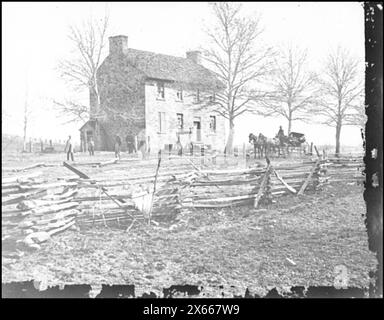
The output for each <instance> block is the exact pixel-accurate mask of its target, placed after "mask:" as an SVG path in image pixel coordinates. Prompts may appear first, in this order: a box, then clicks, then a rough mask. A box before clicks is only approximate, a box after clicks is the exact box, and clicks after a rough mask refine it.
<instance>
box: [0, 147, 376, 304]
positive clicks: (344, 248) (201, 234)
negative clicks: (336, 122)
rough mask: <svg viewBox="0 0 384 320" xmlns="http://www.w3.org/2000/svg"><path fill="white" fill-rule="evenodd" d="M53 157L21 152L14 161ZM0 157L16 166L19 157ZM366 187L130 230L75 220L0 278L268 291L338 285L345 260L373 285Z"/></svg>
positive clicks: (229, 293)
mask: <svg viewBox="0 0 384 320" xmlns="http://www.w3.org/2000/svg"><path fill="white" fill-rule="evenodd" d="M60 156H61V157H63V158H64V156H63V155H60ZM57 157H58V155H52V156H50V155H46V156H45V157H43V158H33V159H32V158H29V159H28V158H26V159H23V160H20V159H19V161H18V162H17V166H21V167H22V166H26V165H31V164H34V163H38V162H50V161H52V162H55V161H56V162H60V161H61V160H60V159H58V158H57ZM83 157H84V159H87V160H89V157H87V156H83ZM98 157H99V158H100V159H104V160H105V159H106V158H108V157H109V159H110V158H112V155H111V154H109V155H99V156H98ZM42 159H43V160H42ZM2 160H3V166H4V163H6V164H7V166H16V164H15V159H12V158H10V157H8V158H3V159H2ZM80 160H81V159H80ZM84 161H85V160H84ZM362 193H363V186H357V185H355V184H345V185H341V184H334V185H332V184H331V185H328V186H326V188H325V189H324V190H322V191H318V192H316V193H312V194H310V193H308V194H306V195H304V196H303V197H301V198H299V197H294V196H285V197H281V198H279V199H277V200H276V202H275V203H274V204H272V205H270V206H269V207H267V208H265V209H266V210H256V211H255V210H254V209H252V208H249V207H236V208H232V209H230V208H227V209H215V210H194V211H192V212H191V213H189V214H180V215H179V217H178V219H177V220H176V221H169V222H164V223H161V224H160V225H158V226H148V225H146V224H140V223H138V224H137V225H135V226H134V227H133V228H132V229H131V230H130V231H129V232H128V233H126V232H125V230H121V229H118V228H116V227H112V226H111V227H110V228H105V227H103V226H95V227H94V228H88V229H84V230H80V231H74V230H69V231H66V232H64V233H62V234H59V235H57V236H54V237H53V238H52V239H51V240H50V241H48V242H47V243H45V244H44V245H43V246H42V249H41V250H40V251H36V252H30V253H26V254H25V256H23V257H22V258H21V259H20V260H18V261H17V262H15V263H13V264H8V265H5V264H3V265H2V282H3V283H8V282H13V281H26V280H32V279H37V280H44V281H46V282H47V284H48V285H58V284H62V283H65V284H85V283H86V284H133V285H135V295H136V296H141V294H142V293H144V292H148V293H149V292H154V293H155V294H157V295H160V296H161V294H162V292H163V289H164V288H169V287H170V286H171V285H185V284H189V285H197V286H200V287H201V290H202V291H201V293H200V296H204V297H222V296H224V297H233V296H234V295H236V296H237V295H242V296H243V295H244V293H245V290H246V289H247V288H248V290H249V292H250V294H259V295H264V294H266V293H267V292H268V291H269V290H270V289H271V288H274V287H277V288H280V289H282V290H284V289H285V288H289V287H292V286H333V285H334V280H335V267H337V266H340V265H343V266H345V267H346V268H347V271H348V286H353V287H360V288H367V287H368V286H369V281H370V280H369V276H368V273H369V271H370V270H374V269H375V268H376V259H375V257H374V255H373V253H371V252H370V251H369V250H368V239H367V234H366V229H365V225H364V217H363V216H364V214H365V203H364V199H363V195H362ZM42 277H44V279H42Z"/></svg>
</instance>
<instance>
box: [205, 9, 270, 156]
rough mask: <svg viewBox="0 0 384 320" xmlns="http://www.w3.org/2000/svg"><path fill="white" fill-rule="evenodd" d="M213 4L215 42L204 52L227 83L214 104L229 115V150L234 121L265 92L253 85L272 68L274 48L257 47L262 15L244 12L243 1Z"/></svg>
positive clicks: (209, 32)
mask: <svg viewBox="0 0 384 320" xmlns="http://www.w3.org/2000/svg"><path fill="white" fill-rule="evenodd" d="M211 7H212V9H213V13H214V17H215V23H214V25H213V26H212V27H211V28H209V29H208V30H206V33H207V35H208V38H209V40H210V41H211V43H212V45H211V46H210V47H209V48H208V49H206V50H204V56H205V59H206V60H207V62H208V63H209V64H210V65H211V66H212V69H213V70H214V71H215V72H216V74H217V76H218V78H219V79H220V80H221V81H222V82H223V83H224V84H225V86H226V88H225V90H224V91H223V92H219V93H216V95H215V102H214V103H213V104H212V105H211V106H212V107H213V111H216V112H217V113H218V114H220V115H221V116H223V117H224V118H226V119H228V122H229V135H228V139H227V143H226V151H227V152H231V151H232V146H233V138H234V132H235V131H234V127H235V123H234V121H235V119H236V118H237V117H238V116H240V115H241V114H243V113H245V112H249V111H252V110H253V108H252V106H253V102H255V101H256V100H257V99H259V98H260V96H262V95H263V94H262V93H260V92H256V90H252V89H251V87H252V85H253V87H255V86H254V85H255V82H256V81H257V80H261V79H262V78H263V77H264V76H265V75H267V74H268V72H270V69H271V66H272V61H271V59H270V57H271V56H272V50H271V49H270V48H269V49H265V50H257V48H256V40H258V39H259V36H260V34H261V33H262V29H261V28H260V23H259V21H260V19H259V18H254V17H252V18H250V17H244V16H241V12H240V11H241V8H242V5H241V4H238V3H234V2H218V3H213V4H211Z"/></svg>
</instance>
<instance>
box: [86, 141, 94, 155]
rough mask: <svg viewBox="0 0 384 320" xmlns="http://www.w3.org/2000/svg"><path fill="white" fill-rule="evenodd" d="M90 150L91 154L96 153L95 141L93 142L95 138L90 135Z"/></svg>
mask: <svg viewBox="0 0 384 320" xmlns="http://www.w3.org/2000/svg"><path fill="white" fill-rule="evenodd" d="M88 151H89V155H90V156H94V155H95V143H94V142H93V138H92V137H90V138H89V141H88Z"/></svg>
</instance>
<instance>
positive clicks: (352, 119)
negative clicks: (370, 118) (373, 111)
mask: <svg viewBox="0 0 384 320" xmlns="http://www.w3.org/2000/svg"><path fill="white" fill-rule="evenodd" d="M366 122H367V116H366V114H365V105H364V95H362V94H361V95H360V96H359V97H358V98H356V103H355V104H353V105H351V113H350V115H349V116H348V117H346V119H345V124H347V125H352V126H357V127H359V128H361V129H365V123H366Z"/></svg>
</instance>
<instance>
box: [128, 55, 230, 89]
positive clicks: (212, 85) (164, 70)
mask: <svg viewBox="0 0 384 320" xmlns="http://www.w3.org/2000/svg"><path fill="white" fill-rule="evenodd" d="M125 56H126V57H127V59H128V62H129V63H130V64H131V65H133V66H134V67H136V68H137V69H139V70H140V71H142V72H143V73H144V74H145V75H146V77H147V78H152V79H162V80H168V81H173V82H180V83H186V84H189V85H191V86H195V87H200V88H209V89H211V90H220V89H223V88H224V85H223V83H222V82H221V81H219V79H218V78H217V76H216V75H215V73H213V72H212V71H210V70H208V69H207V68H205V67H203V66H202V65H200V64H197V63H194V62H193V61H192V60H190V59H187V58H181V57H174V56H170V55H165V54H158V53H154V52H149V51H142V50H136V49H131V48H129V49H128V50H127V51H126V53H125Z"/></svg>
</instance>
